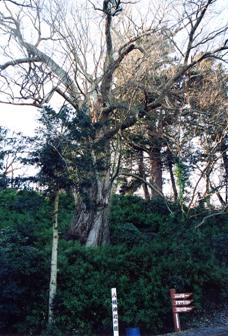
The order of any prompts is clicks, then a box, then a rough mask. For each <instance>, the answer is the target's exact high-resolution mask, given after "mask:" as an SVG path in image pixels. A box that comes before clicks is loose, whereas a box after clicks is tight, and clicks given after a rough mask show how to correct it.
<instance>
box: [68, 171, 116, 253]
mask: <svg viewBox="0 0 228 336" xmlns="http://www.w3.org/2000/svg"><path fill="white" fill-rule="evenodd" d="M111 191H112V182H111V177H110V171H109V169H107V171H106V172H105V173H104V172H103V174H102V175H100V174H98V173H97V175H96V177H94V180H93V181H91V184H90V185H89V186H87V187H86V189H85V190H84V192H82V193H80V195H77V196H76V211H75V216H74V218H73V221H72V225H71V228H70V231H69V233H68V238H70V239H76V240H79V241H80V242H81V243H82V244H85V245H86V246H94V247H95V246H100V245H105V244H108V243H109V226H108V214H109V205H110V198H111Z"/></svg>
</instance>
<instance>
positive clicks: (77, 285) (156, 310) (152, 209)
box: [0, 190, 228, 336]
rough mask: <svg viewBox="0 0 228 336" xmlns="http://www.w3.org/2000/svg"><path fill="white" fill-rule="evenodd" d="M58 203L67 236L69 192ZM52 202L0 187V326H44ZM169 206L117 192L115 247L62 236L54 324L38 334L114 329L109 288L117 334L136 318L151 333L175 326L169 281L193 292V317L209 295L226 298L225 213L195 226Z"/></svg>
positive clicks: (8, 328)
mask: <svg viewBox="0 0 228 336" xmlns="http://www.w3.org/2000/svg"><path fill="white" fill-rule="evenodd" d="M60 205H61V208H60V227H61V232H63V233H64V230H65V227H66V225H67V223H69V220H70V217H71V213H72V209H73V204H72V200H71V198H70V197H68V196H66V195H62V196H61V200H60ZM170 206H171V205H170ZM51 209H52V207H51V205H50V203H49V201H48V200H47V199H45V198H44V197H42V196H40V195H39V194H37V193H35V192H28V191H20V192H16V191H14V190H6V191H4V192H1V193H0V222H1V238H0V239H1V241H0V243H1V249H0V296H1V299H0V302H1V303H0V316H1V318H0V321H1V322H0V331H1V332H23V333H26V334H29V333H32V334H35V333H40V332H41V331H44V330H45V326H46V318H47V300H48V285H49V272H50V251H51V247H50V243H51V219H50V215H49V214H50V213H51ZM172 210H173V211H174V210H175V211H174V214H173V215H172V216H171V215H170V212H169V211H168V210H167V207H166V205H165V203H164V202H163V201H162V200H156V201H150V202H146V201H144V200H142V199H140V198H138V197H132V196H131V197H130V196H129V197H123V196H122V197H121V196H115V197H114V198H113V203H112V211H111V214H110V222H111V237H112V246H109V247H101V248H96V249H95V248H90V249H88V248H85V247H82V246H80V245H79V244H78V243H76V242H70V241H65V240H64V239H61V240H60V247H59V267H58V268H59V273H58V291H57V297H56V300H55V324H54V326H52V328H51V330H50V329H49V330H46V331H45V333H44V335H46V336H47V335H59V336H60V335H64V336H65V335H69V336H73V335H83V336H84V335H87V336H89V335H95V334H96V335H100V334H102V333H105V334H106V335H111V334H112V320H111V319H112V313H111V297H110V294H111V293H110V289H111V288H112V287H116V288H117V294H118V304H119V305H118V308H119V322H120V328H121V331H122V332H123V333H124V329H125V328H126V327H131V326H135V325H138V326H139V327H141V328H142V330H144V331H145V332H146V331H149V332H150V333H152V334H153V333H154V334H155V333H161V332H163V331H167V330H171V329H172V316H171V307H170V299H169V289H170V288H172V287H173V288H176V290H177V291H193V293H194V305H195V307H196V311H197V314H199V312H200V311H201V309H203V308H205V305H208V304H209V302H213V303H214V304H218V303H219V302H220V301H221V302H223V301H224V300H225V298H226V297H227V295H228V291H227V281H228V267H227V266H228V265H227V258H226V257H221V256H222V255H224V256H227V255H228V248H227V246H228V244H226V242H227V240H226V239H227V238H226V237H227V236H228V225H227V222H228V221H227V215H224V216H220V217H214V218H210V219H209V220H208V222H206V224H205V225H204V226H202V228H200V229H197V230H196V229H195V228H194V225H195V224H196V223H197V222H196V220H195V221H193V220H191V221H190V220H189V221H186V222H183V219H182V217H181V216H180V213H181V212H180V209H179V208H178V207H177V206H176V205H172ZM192 214H193V215H196V211H195V212H193V213H192ZM194 218H195V217H194ZM149 228H151V231H150V230H149ZM60 237H62V235H60ZM189 316H190V315H189ZM183 319H184V317H183Z"/></svg>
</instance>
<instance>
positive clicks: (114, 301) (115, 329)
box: [111, 288, 119, 336]
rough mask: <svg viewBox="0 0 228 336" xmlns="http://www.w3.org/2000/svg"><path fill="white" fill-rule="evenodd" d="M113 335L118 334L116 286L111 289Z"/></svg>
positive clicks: (117, 335) (116, 335)
mask: <svg viewBox="0 0 228 336" xmlns="http://www.w3.org/2000/svg"><path fill="white" fill-rule="evenodd" d="M111 296H112V322H113V336H119V322H118V307H117V293H116V288H112V289H111Z"/></svg>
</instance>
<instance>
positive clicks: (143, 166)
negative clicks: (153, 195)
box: [138, 150, 150, 200]
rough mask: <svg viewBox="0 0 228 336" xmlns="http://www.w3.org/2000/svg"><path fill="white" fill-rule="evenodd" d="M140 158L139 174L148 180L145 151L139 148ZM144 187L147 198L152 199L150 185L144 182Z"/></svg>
mask: <svg viewBox="0 0 228 336" xmlns="http://www.w3.org/2000/svg"><path fill="white" fill-rule="evenodd" d="M138 155H139V160H138V166H139V175H140V176H141V177H142V178H143V179H144V180H146V173H145V165H144V157H143V151H142V150H139V153H138ZM142 187H143V192H144V197H145V199H146V200H149V199H150V193H149V190H148V186H147V184H146V183H143V184H142Z"/></svg>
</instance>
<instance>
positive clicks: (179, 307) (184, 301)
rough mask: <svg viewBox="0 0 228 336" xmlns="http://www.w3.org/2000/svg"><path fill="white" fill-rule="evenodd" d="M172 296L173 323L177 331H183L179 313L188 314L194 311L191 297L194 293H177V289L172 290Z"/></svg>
mask: <svg viewBox="0 0 228 336" xmlns="http://www.w3.org/2000/svg"><path fill="white" fill-rule="evenodd" d="M170 296H171V301H172V311H173V322H174V329H175V331H181V326H180V318H179V313H188V312H190V311H192V309H193V307H192V306H190V305H191V303H192V302H193V300H192V299H190V297H191V296H192V293H176V290H175V289H170Z"/></svg>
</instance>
